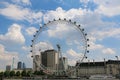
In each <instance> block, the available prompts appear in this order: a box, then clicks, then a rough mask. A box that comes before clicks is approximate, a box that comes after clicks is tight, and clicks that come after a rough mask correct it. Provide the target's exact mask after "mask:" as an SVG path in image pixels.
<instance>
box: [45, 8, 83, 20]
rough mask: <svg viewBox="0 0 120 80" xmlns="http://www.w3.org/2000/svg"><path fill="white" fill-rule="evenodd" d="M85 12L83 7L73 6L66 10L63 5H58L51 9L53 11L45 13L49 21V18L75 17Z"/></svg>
mask: <svg viewBox="0 0 120 80" xmlns="http://www.w3.org/2000/svg"><path fill="white" fill-rule="evenodd" d="M58 13H59V14H58ZM84 13H85V11H84V10H82V9H81V8H79V9H74V8H72V9H70V10H68V11H65V10H63V9H62V8H61V7H58V8H57V9H56V10H55V11H53V10H51V11H48V12H47V13H46V14H44V20H45V22H48V21H49V20H53V19H59V18H61V19H63V18H67V19H73V18H75V17H76V16H82V15H84Z"/></svg>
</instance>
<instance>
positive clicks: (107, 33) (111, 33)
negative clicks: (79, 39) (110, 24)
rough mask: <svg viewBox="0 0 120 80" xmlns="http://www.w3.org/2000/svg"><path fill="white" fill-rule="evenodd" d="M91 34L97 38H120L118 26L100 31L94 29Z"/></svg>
mask: <svg viewBox="0 0 120 80" xmlns="http://www.w3.org/2000/svg"><path fill="white" fill-rule="evenodd" d="M92 34H93V35H94V36H95V37H96V38H97V40H103V39H105V38H109V37H114V38H120V28H115V27H114V28H108V29H104V30H101V31H94V32H92Z"/></svg>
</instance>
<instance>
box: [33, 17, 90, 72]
mask: <svg viewBox="0 0 120 80" xmlns="http://www.w3.org/2000/svg"><path fill="white" fill-rule="evenodd" d="M58 21H63V22H67V23H70V24H72V25H75V26H76V27H77V28H78V29H79V31H80V32H81V33H82V35H83V37H84V40H85V45H86V46H85V49H84V51H85V52H84V53H83V57H82V59H81V60H80V62H82V61H83V60H84V58H86V54H87V53H88V52H89V51H88V48H87V47H89V45H88V43H87V42H88V41H89V39H87V38H86V35H87V34H86V33H85V32H84V29H83V28H81V25H77V24H76V22H72V20H71V19H69V20H67V19H66V18H64V19H60V18H59V19H57V20H56V19H53V20H52V21H48V23H46V24H43V26H40V28H39V30H38V31H36V34H35V35H34V38H33V40H32V45H31V46H32V51H31V52H32V57H33V58H35V53H34V46H35V44H34V43H35V40H36V38H37V37H38V36H39V34H40V33H41V32H42V28H44V27H45V26H47V25H49V24H51V23H53V22H58ZM76 67H79V65H77V66H76ZM43 70H44V69H43Z"/></svg>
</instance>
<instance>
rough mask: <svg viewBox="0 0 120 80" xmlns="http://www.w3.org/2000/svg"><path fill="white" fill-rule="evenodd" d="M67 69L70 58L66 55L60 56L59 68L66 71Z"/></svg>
mask: <svg viewBox="0 0 120 80" xmlns="http://www.w3.org/2000/svg"><path fill="white" fill-rule="evenodd" d="M62 60H63V61H62ZM67 69H68V59H67V58H66V57H63V58H59V70H65V71H66V70H67Z"/></svg>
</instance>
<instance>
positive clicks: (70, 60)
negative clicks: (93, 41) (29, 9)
mask: <svg viewBox="0 0 120 80" xmlns="http://www.w3.org/2000/svg"><path fill="white" fill-rule="evenodd" d="M88 41H89V39H88V38H87V34H86V33H85V32H84V29H83V28H81V25H79V24H77V23H76V22H73V21H72V20H70V19H69V20H67V19H66V18H64V19H60V18H59V19H57V20H56V19H53V20H52V21H48V23H46V24H44V25H43V26H40V28H39V30H38V31H36V34H35V35H34V38H33V40H32V45H31V47H32V50H31V52H32V58H33V64H34V65H33V67H36V68H35V69H36V70H43V71H44V72H45V73H46V74H56V75H59V74H61V73H62V75H65V74H68V73H70V72H72V71H74V70H75V69H73V68H68V65H70V66H75V68H78V67H79V65H77V66H76V62H79V63H80V62H83V60H84V59H85V58H86V54H87V53H89V51H88V49H87V48H88V47H89V46H90V45H89V44H88ZM53 53H54V54H53ZM60 66H61V67H62V68H61V67H60ZM66 66H67V68H66ZM53 67H54V68H53ZM59 67H60V68H61V69H60V68H59Z"/></svg>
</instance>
